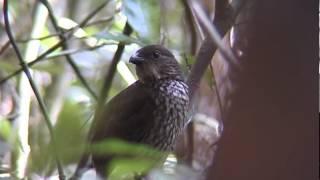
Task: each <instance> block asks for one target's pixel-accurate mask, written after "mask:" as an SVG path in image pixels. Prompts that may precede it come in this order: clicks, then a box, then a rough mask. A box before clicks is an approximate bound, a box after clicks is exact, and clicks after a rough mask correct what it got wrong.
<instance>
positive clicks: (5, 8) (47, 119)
mask: <svg viewBox="0 0 320 180" xmlns="http://www.w3.org/2000/svg"><path fill="white" fill-rule="evenodd" d="M3 15H4V22H5V29H6V32H7V35H8V38H9V40H10V43H11V45H12V47H13V49H14V51H15V52H16V55H17V57H18V60H19V61H20V65H21V66H22V68H23V71H24V73H25V75H26V77H27V78H28V81H29V83H30V86H31V88H32V90H33V92H34V94H35V96H36V99H37V101H38V103H39V106H40V110H41V112H42V114H43V116H44V119H45V122H46V124H47V127H48V130H49V134H50V136H51V140H52V147H53V149H54V150H53V153H54V156H55V160H56V163H57V168H58V172H59V177H60V179H62V180H63V179H65V176H64V173H63V169H62V165H61V162H60V159H59V157H58V153H57V147H56V141H55V137H54V133H53V127H52V124H51V121H50V117H49V116H48V113H47V110H46V107H45V105H44V102H43V100H42V98H41V96H40V93H39V91H38V89H37V87H36V85H35V83H34V81H33V79H32V77H31V73H30V70H29V67H28V66H27V64H26V63H25V61H24V60H23V58H22V55H21V53H20V50H19V48H18V46H17V45H16V42H15V40H14V38H13V35H12V32H11V28H10V24H9V18H8V0H4V2H3Z"/></svg>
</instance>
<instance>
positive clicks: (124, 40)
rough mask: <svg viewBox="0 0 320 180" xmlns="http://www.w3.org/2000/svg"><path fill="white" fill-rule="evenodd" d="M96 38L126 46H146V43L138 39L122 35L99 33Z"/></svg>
mask: <svg viewBox="0 0 320 180" xmlns="http://www.w3.org/2000/svg"><path fill="white" fill-rule="evenodd" d="M96 37H97V38H100V39H105V40H114V41H117V42H122V43H125V44H131V43H136V44H139V45H140V46H143V45H144V43H143V42H141V41H139V40H138V39H135V38H132V37H129V36H126V35H124V34H122V33H110V32H106V31H105V32H101V33H98V34H97V35H96Z"/></svg>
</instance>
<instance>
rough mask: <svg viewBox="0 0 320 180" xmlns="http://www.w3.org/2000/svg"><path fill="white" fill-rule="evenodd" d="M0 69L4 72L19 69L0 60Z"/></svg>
mask: <svg viewBox="0 0 320 180" xmlns="http://www.w3.org/2000/svg"><path fill="white" fill-rule="evenodd" d="M0 67H1V69H3V70H5V71H9V72H11V71H15V70H17V69H18V68H19V67H17V65H14V64H12V63H10V62H6V61H2V60H0Z"/></svg>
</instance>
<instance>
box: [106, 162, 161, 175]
mask: <svg viewBox="0 0 320 180" xmlns="http://www.w3.org/2000/svg"><path fill="white" fill-rule="evenodd" d="M156 164H157V162H156V161H152V160H150V159H146V158H115V159H113V160H112V161H111V164H110V169H112V170H111V172H110V173H108V174H109V177H108V179H110V180H119V179H136V178H135V177H137V176H141V175H143V174H145V173H146V172H148V171H149V170H150V169H151V168H153V167H155V165H156Z"/></svg>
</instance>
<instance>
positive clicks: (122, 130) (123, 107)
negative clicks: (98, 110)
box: [91, 81, 155, 142]
mask: <svg viewBox="0 0 320 180" xmlns="http://www.w3.org/2000/svg"><path fill="white" fill-rule="evenodd" d="M154 106H155V104H154V102H153V101H152V98H151V96H150V92H148V91H147V89H146V88H145V87H144V86H143V85H142V84H141V83H140V82H139V81H137V82H136V83H134V84H132V85H130V86H129V87H128V88H126V89H125V90H123V91H122V92H120V93H119V94H118V95H117V96H115V97H114V98H113V99H112V100H110V102H109V103H108V104H107V105H106V107H105V108H104V110H103V113H102V114H101V116H100V117H99V118H97V121H96V122H94V123H95V124H94V126H93V129H92V130H91V132H92V138H91V142H97V141H101V140H103V139H106V138H120V139H123V140H127V141H132V142H139V139H141V138H142V136H143V134H144V130H143V129H142V128H141V127H144V129H146V128H148V126H149V124H150V120H151V119H153V118H152V109H154Z"/></svg>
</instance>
